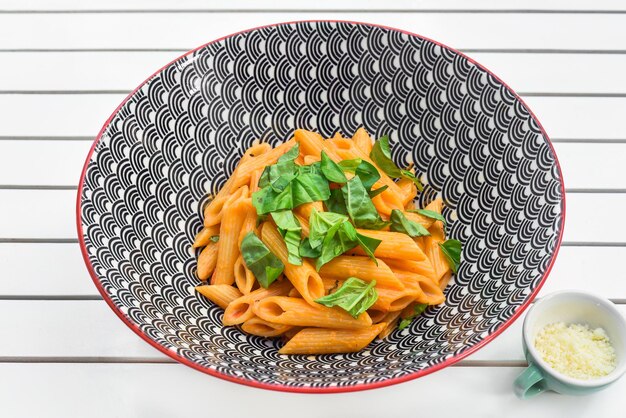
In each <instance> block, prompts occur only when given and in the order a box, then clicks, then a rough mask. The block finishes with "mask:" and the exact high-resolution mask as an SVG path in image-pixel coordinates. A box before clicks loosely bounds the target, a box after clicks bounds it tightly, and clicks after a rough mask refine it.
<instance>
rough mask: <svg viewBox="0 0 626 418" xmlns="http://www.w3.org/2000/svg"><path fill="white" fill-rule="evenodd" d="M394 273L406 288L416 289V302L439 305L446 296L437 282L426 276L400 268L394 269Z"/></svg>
mask: <svg viewBox="0 0 626 418" xmlns="http://www.w3.org/2000/svg"><path fill="white" fill-rule="evenodd" d="M394 274H395V275H396V276H397V277H398V278H399V279H400V280H402V283H404V285H405V286H406V287H407V289H414V290H416V291H417V295H416V297H415V299H414V300H415V301H416V302H419V303H426V304H428V305H439V304H440V303H443V302H444V301H445V299H446V298H445V296H444V295H443V292H442V291H441V288H440V287H439V282H433V281H432V280H431V279H429V278H428V277H425V276H420V275H419V274H415V273H410V272H406V271H401V270H394Z"/></svg>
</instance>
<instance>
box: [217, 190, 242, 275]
mask: <svg viewBox="0 0 626 418" xmlns="http://www.w3.org/2000/svg"><path fill="white" fill-rule="evenodd" d="M248 200H249V198H244V199H242V198H239V200H235V201H233V202H232V203H229V204H227V205H226V206H225V207H224V217H223V219H222V226H221V227H220V240H219V241H218V253H217V263H216V265H215V272H214V273H213V276H212V277H211V284H233V283H234V282H235V276H234V274H233V266H234V264H235V261H236V260H237V257H239V233H240V232H241V227H242V225H243V221H244V218H245V216H246V213H247V211H248V206H247V201H248Z"/></svg>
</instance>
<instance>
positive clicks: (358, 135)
mask: <svg viewBox="0 0 626 418" xmlns="http://www.w3.org/2000/svg"><path fill="white" fill-rule="evenodd" d="M352 141H353V142H354V145H355V146H356V147H357V148H358V149H359V150H361V152H363V153H365V154H367V155H370V152H372V145H373V143H372V138H370V136H369V134H368V133H367V131H366V130H365V128H359V129H357V130H356V132H355V133H354V136H353V137H352Z"/></svg>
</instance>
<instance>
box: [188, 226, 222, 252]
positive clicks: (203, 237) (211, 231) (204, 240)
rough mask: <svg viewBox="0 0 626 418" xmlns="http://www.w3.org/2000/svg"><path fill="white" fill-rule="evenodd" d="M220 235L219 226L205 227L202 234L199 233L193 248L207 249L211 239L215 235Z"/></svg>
mask: <svg viewBox="0 0 626 418" xmlns="http://www.w3.org/2000/svg"><path fill="white" fill-rule="evenodd" d="M219 234H220V226H219V224H218V225H213V226H210V227H208V228H207V227H204V228H202V230H201V231H200V232H198V234H197V235H196V237H195V238H194V240H193V245H192V246H191V247H192V248H200V247H206V246H207V245H209V242H211V237H213V236H215V235H219Z"/></svg>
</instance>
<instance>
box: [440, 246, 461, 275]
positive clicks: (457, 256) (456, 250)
mask: <svg viewBox="0 0 626 418" xmlns="http://www.w3.org/2000/svg"><path fill="white" fill-rule="evenodd" d="M439 248H441V251H442V252H443V255H444V256H445V257H446V260H447V261H448V264H449V265H450V269H451V270H452V272H453V273H456V272H457V271H459V264H461V241H458V240H456V239H449V240H447V241H446V242H442V243H440V244H439Z"/></svg>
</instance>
